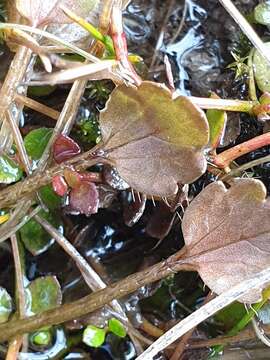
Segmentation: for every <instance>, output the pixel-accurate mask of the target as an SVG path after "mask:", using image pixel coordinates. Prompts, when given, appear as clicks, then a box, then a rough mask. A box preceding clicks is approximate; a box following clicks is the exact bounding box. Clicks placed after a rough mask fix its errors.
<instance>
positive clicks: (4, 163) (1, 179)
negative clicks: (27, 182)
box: [0, 155, 23, 184]
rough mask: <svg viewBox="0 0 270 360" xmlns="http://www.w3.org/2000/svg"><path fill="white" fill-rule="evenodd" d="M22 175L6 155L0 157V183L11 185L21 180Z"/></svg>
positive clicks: (16, 165) (17, 166)
mask: <svg viewBox="0 0 270 360" xmlns="http://www.w3.org/2000/svg"><path fill="white" fill-rule="evenodd" d="M22 175H23V172H22V170H21V169H20V167H19V165H18V164H16V163H15V162H14V161H13V160H12V159H10V158H9V157H8V156H6V155H2V156H0V183H1V184H11V183H13V182H16V181H18V180H20V179H21V177H22Z"/></svg>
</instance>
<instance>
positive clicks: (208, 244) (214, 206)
mask: <svg viewBox="0 0 270 360" xmlns="http://www.w3.org/2000/svg"><path fill="white" fill-rule="evenodd" d="M265 198H266V189H265V186H264V185H263V183H262V182H261V181H259V180H254V179H238V180H236V181H235V183H234V184H233V185H232V186H231V187H230V188H229V189H226V187H225V185H224V184H223V183H222V182H221V181H218V182H215V183H212V184H211V185H209V186H207V187H206V188H205V189H204V190H203V191H202V192H201V193H200V194H199V195H198V196H197V197H196V198H195V199H194V200H193V202H192V203H191V205H190V206H189V207H188V208H187V210H186V212H185V214H184V218H183V223H182V230H183V234H184V239H185V244H186V247H187V258H188V259H187V261H189V262H191V263H192V264H194V265H195V266H196V267H197V270H198V272H199V274H200V276H201V278H202V279H203V281H204V282H205V283H206V285H207V286H208V287H209V288H210V289H211V290H212V291H213V292H215V293H217V294H221V293H223V292H224V291H226V290H228V289H230V288H231V287H232V286H234V285H236V284H237V283H239V282H241V281H243V280H245V279H247V278H248V277H250V276H251V275H252V274H253V273H256V272H260V271H262V270H264V269H266V268H267V267H269V263H270V241H269V239H270V222H269V217H270V201H269V200H268V199H267V200H266V199H265ZM260 298H261V291H253V292H250V293H249V294H248V295H247V296H245V297H244V298H242V299H241V301H242V302H247V303H254V302H257V301H259V300H260Z"/></svg>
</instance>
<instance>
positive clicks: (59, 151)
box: [53, 135, 81, 164]
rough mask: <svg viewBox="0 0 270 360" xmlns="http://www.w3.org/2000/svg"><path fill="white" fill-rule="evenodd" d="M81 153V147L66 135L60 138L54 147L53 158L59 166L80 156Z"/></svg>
mask: <svg viewBox="0 0 270 360" xmlns="http://www.w3.org/2000/svg"><path fill="white" fill-rule="evenodd" d="M80 152H81V148H80V146H79V145H78V144H77V143H76V142H75V141H74V140H72V139H71V138H70V137H68V136H65V135H60V136H58V138H57V139H56V141H55V143H54V145H53V157H54V160H55V161H56V162H57V163H58V164H60V163H62V162H63V161H66V160H68V159H70V158H72V157H74V156H75V155H78V154H80Z"/></svg>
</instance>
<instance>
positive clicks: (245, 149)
mask: <svg viewBox="0 0 270 360" xmlns="http://www.w3.org/2000/svg"><path fill="white" fill-rule="evenodd" d="M267 145H270V132H268V133H265V134H263V135H260V136H256V137H255V138H253V139H251V140H248V141H245V142H243V143H242V144H239V145H236V146H234V147H232V148H231V149H228V150H225V151H223V152H222V153H220V154H218V155H216V156H214V157H213V158H212V162H213V164H215V165H216V166H218V167H219V168H226V167H227V166H229V165H230V163H231V162H232V161H234V160H235V159H237V158H239V157H240V156H243V155H245V154H248V153H249V152H251V151H254V150H257V149H259V148H261V147H263V146H267Z"/></svg>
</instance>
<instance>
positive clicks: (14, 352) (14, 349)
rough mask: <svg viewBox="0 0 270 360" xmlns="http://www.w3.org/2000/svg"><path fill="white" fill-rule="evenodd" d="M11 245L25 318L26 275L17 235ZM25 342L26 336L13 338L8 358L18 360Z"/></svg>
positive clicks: (19, 303) (20, 303) (17, 293)
mask: <svg viewBox="0 0 270 360" xmlns="http://www.w3.org/2000/svg"><path fill="white" fill-rule="evenodd" d="M11 246H12V252H13V258H14V264H15V273H16V295H17V306H18V309H17V311H18V315H19V318H20V319H23V318H24V317H25V314H26V306H25V305H26V300H25V291H24V276H23V272H22V266H23V265H22V263H21V256H20V252H19V247H18V239H17V237H16V235H12V236H11ZM23 342H24V336H22V335H18V336H16V338H15V339H13V340H12V341H11V342H10V344H9V347H8V352H7V356H6V360H16V359H17V358H18V353H19V351H20V348H21V346H22V344H23Z"/></svg>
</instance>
